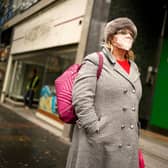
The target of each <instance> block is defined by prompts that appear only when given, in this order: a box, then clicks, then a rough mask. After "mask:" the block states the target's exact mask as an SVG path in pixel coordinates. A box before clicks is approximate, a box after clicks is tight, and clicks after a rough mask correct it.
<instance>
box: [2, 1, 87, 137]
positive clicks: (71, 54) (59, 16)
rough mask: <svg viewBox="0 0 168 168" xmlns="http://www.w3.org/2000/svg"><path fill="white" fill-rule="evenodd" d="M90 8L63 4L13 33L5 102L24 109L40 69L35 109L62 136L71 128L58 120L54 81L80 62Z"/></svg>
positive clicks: (65, 2)
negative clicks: (30, 84)
mask: <svg viewBox="0 0 168 168" xmlns="http://www.w3.org/2000/svg"><path fill="white" fill-rule="evenodd" d="M86 5H87V0H69V1H60V2H58V3H55V5H52V7H48V8H47V9H44V10H43V11H40V13H39V14H36V15H34V16H32V17H31V18H29V19H27V20H25V21H24V22H22V23H20V24H18V25H16V26H15V27H14V31H13V38H12V46H11V52H10V60H9V61H8V67H7V72H6V74H7V75H6V80H5V81H6V82H5V85H4V86H3V94H2V95H1V102H2V101H3V100H4V99H7V98H10V99H12V100H14V101H17V102H19V103H20V104H22V105H23V104H24V103H23V102H24V101H23V100H24V94H25V92H26V86H27V83H28V81H29V79H30V74H31V72H32V70H33V69H36V70H37V74H38V76H39V84H38V87H37V90H36V94H35V96H34V101H33V108H36V109H37V110H36V111H37V112H36V116H37V117H39V118H41V119H43V120H45V121H46V122H48V123H50V124H52V125H54V126H56V127H57V128H58V130H59V131H60V136H62V134H63V132H66V131H65V129H66V127H68V129H69V128H70V127H69V126H67V125H65V124H64V123H63V122H62V121H61V120H60V119H59V117H58V113H57V106H56V103H57V97H56V94H55V88H54V81H55V79H56V78H57V77H58V76H59V75H60V74H61V73H62V72H63V71H64V70H65V69H66V68H67V67H69V66H70V65H72V64H73V63H74V62H75V60H76V54H77V50H78V44H79V42H80V38H81V31H82V21H83V19H84V16H85V8H86ZM79 6H81V7H80V8H79ZM63 11H66V12H63Z"/></svg>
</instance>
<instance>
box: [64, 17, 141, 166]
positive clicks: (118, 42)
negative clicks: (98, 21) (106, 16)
mask: <svg viewBox="0 0 168 168" xmlns="http://www.w3.org/2000/svg"><path fill="white" fill-rule="evenodd" d="M136 36H137V28H136V26H135V24H134V23H133V22H132V20H130V19H129V18H126V17H121V18H117V19H114V20H112V21H110V22H108V23H107V24H106V26H105V32H104V39H105V44H104V47H103V49H102V55H103V58H104V62H103V69H102V73H101V76H100V78H99V80H97V77H96V72H97V68H98V57H97V54H96V53H93V54H90V55H88V56H86V57H85V59H84V62H83V63H84V64H83V65H82V67H81V69H80V71H79V74H78V76H77V78H76V80H75V84H74V88H73V105H74V108H75V113H76V115H77V117H78V120H77V122H76V125H75V127H74V132H73V138H72V145H71V148H70V151H69V155H68V160H67V165H66V168H138V106H139V101H140V98H141V94H142V88H141V82H140V74H139V72H138V68H137V65H136V64H135V62H134V61H133V60H131V59H132V55H130V53H131V52H130V50H131V47H132V45H133V42H134V40H135V39H136Z"/></svg>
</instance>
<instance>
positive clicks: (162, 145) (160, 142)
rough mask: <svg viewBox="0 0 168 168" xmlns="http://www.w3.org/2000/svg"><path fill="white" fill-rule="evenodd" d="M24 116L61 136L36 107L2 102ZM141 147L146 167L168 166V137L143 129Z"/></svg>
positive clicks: (164, 167)
mask: <svg viewBox="0 0 168 168" xmlns="http://www.w3.org/2000/svg"><path fill="white" fill-rule="evenodd" d="M0 105H2V106H4V107H6V108H8V109H10V110H12V111H13V112H15V113H17V114H18V115H20V116H22V117H23V118H25V119H27V120H29V121H31V122H33V123H34V124H36V125H39V126H40V127H42V128H43V129H45V130H47V131H49V132H50V133H52V134H54V135H56V136H59V137H60V136H61V135H60V132H59V131H58V130H57V129H56V128H55V127H53V126H50V125H49V124H48V123H45V122H44V121H42V120H40V119H39V118H37V117H36V115H35V112H36V109H29V110H26V109H24V108H23V107H14V106H11V105H8V104H0ZM60 139H61V140H62V141H65V143H67V144H70V142H69V141H68V140H63V139H62V138H60ZM139 142H140V143H139V147H140V148H141V149H142V152H143V154H144V159H145V165H146V167H145V168H167V167H168V137H165V136H163V135H159V134H157V133H153V132H150V131H147V130H141V137H140V141H139Z"/></svg>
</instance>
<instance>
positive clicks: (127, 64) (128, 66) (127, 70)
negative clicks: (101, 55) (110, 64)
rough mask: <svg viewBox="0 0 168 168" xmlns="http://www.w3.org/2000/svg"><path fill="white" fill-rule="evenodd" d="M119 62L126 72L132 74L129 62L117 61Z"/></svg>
mask: <svg viewBox="0 0 168 168" xmlns="http://www.w3.org/2000/svg"><path fill="white" fill-rule="evenodd" d="M117 62H118V63H119V64H120V65H121V66H122V67H123V68H124V70H125V71H126V72H127V73H128V74H129V72H130V63H129V61H128V60H124V61H120V60H117Z"/></svg>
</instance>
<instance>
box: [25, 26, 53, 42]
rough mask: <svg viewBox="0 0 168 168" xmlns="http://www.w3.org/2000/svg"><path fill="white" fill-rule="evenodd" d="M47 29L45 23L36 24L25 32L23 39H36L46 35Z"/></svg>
mask: <svg viewBox="0 0 168 168" xmlns="http://www.w3.org/2000/svg"><path fill="white" fill-rule="evenodd" d="M49 31H50V27H49V26H47V25H45V24H41V25H38V26H36V27H34V28H32V29H31V30H29V31H28V32H26V33H25V36H24V40H25V41H30V42H32V41H35V40H38V39H39V38H40V37H42V36H47V34H48V33H49Z"/></svg>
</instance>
